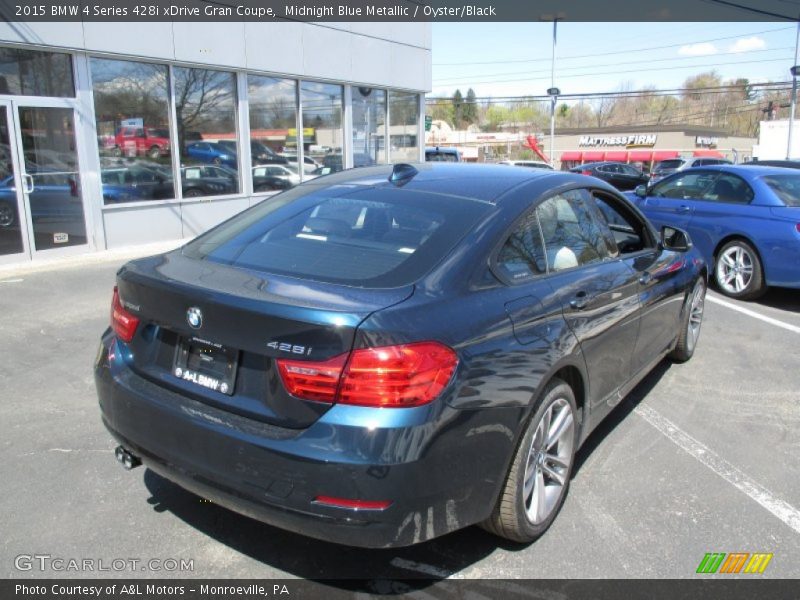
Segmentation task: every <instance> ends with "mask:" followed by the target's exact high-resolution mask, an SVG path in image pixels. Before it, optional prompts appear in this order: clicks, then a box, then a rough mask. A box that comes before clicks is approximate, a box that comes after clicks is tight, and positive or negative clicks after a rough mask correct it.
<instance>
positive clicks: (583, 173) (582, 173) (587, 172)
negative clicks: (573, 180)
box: [581, 169, 592, 175]
mask: <svg viewBox="0 0 800 600" xmlns="http://www.w3.org/2000/svg"><path fill="white" fill-rule="evenodd" d="M591 174H592V172H591V171H587V170H586V169H584V170H583V171H581V175H591Z"/></svg>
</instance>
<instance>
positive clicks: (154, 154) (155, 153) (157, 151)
mask: <svg viewBox="0 0 800 600" xmlns="http://www.w3.org/2000/svg"><path fill="white" fill-rule="evenodd" d="M147 156H148V157H149V158H151V159H153V160H155V159H157V158H159V157H160V156H161V148H160V147H159V146H151V147H150V149H149V150H148V151H147Z"/></svg>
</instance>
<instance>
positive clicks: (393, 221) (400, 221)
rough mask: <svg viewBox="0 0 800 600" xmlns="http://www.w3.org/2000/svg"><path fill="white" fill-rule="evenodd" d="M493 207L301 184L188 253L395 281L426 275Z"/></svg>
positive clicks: (299, 272)
mask: <svg viewBox="0 0 800 600" xmlns="http://www.w3.org/2000/svg"><path fill="white" fill-rule="evenodd" d="M489 209H490V205H489V204H487V203H483V202H478V201H471V200H464V201H457V202H454V201H448V202H442V201H441V199H440V198H438V197H437V196H434V195H428V194H419V193H413V192H402V191H396V192H388V193H387V192H386V191H385V190H364V191H353V192H350V193H349V194H346V195H343V194H342V190H341V189H339V190H331V189H330V188H325V189H323V190H317V191H313V192H301V191H300V190H298V191H297V192H288V193H285V194H282V195H281V196H280V197H278V198H276V199H274V200H271V201H270V202H265V203H263V204H260V205H258V206H256V207H254V208H253V209H250V210H248V211H245V212H244V213H242V214H241V215H239V216H238V217H235V218H234V219H232V220H230V221H228V222H226V223H225V224H223V225H222V226H220V227H218V228H216V229H213V230H212V231H210V232H209V233H207V234H205V235H203V236H201V237H200V238H198V239H197V240H195V241H194V242H192V243H190V244H189V245H187V246H186V247H185V248H184V253H185V254H187V255H189V256H191V257H194V258H199V259H206V260H212V261H214V262H220V263H224V264H231V265H235V266H239V267H243V268H249V269H255V270H257V271H263V272H269V273H280V274H286V275H291V276H295V277H301V278H307V279H313V280H318V281H328V282H332V283H341V284H345V285H354V286H360V287H396V286H400V285H407V284H409V283H412V282H414V281H416V280H417V279H419V278H420V277H421V276H423V275H424V274H425V273H427V272H428V271H429V270H430V269H431V268H432V267H433V265H435V264H436V263H437V262H439V261H440V260H441V259H442V258H443V257H444V256H445V255H446V254H447V253H448V252H449V251H450V250H451V249H452V248H453V246H454V245H455V244H456V243H457V242H458V240H459V239H461V237H463V236H464V235H465V234H466V233H467V232H468V231H469V230H470V228H471V227H472V226H473V225H474V224H475V222H476V220H477V219H478V218H479V217H480V216H481V215H482V214H484V213H485V212H486V211H488V210H489Z"/></svg>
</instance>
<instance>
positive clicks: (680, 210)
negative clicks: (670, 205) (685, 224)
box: [678, 204, 692, 214]
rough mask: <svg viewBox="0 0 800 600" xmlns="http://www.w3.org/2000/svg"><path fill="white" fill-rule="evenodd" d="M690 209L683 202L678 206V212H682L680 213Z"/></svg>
mask: <svg viewBox="0 0 800 600" xmlns="http://www.w3.org/2000/svg"><path fill="white" fill-rule="evenodd" d="M690 210H692V209H691V207H690V206H686V205H685V204H681V205H680V206H679V207H678V212H679V213H682V214H685V213H687V212H689V211H690Z"/></svg>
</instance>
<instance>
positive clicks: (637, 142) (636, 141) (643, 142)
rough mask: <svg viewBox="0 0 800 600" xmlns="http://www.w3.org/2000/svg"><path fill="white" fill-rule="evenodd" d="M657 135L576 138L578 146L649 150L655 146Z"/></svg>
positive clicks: (585, 136)
mask: <svg viewBox="0 0 800 600" xmlns="http://www.w3.org/2000/svg"><path fill="white" fill-rule="evenodd" d="M657 139H658V135H656V134H636V135H617V136H605V137H599V136H591V135H582V136H580V137H579V138H578V146H593V147H594V146H625V147H626V148H650V147H653V146H655V145H656V140H657Z"/></svg>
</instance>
